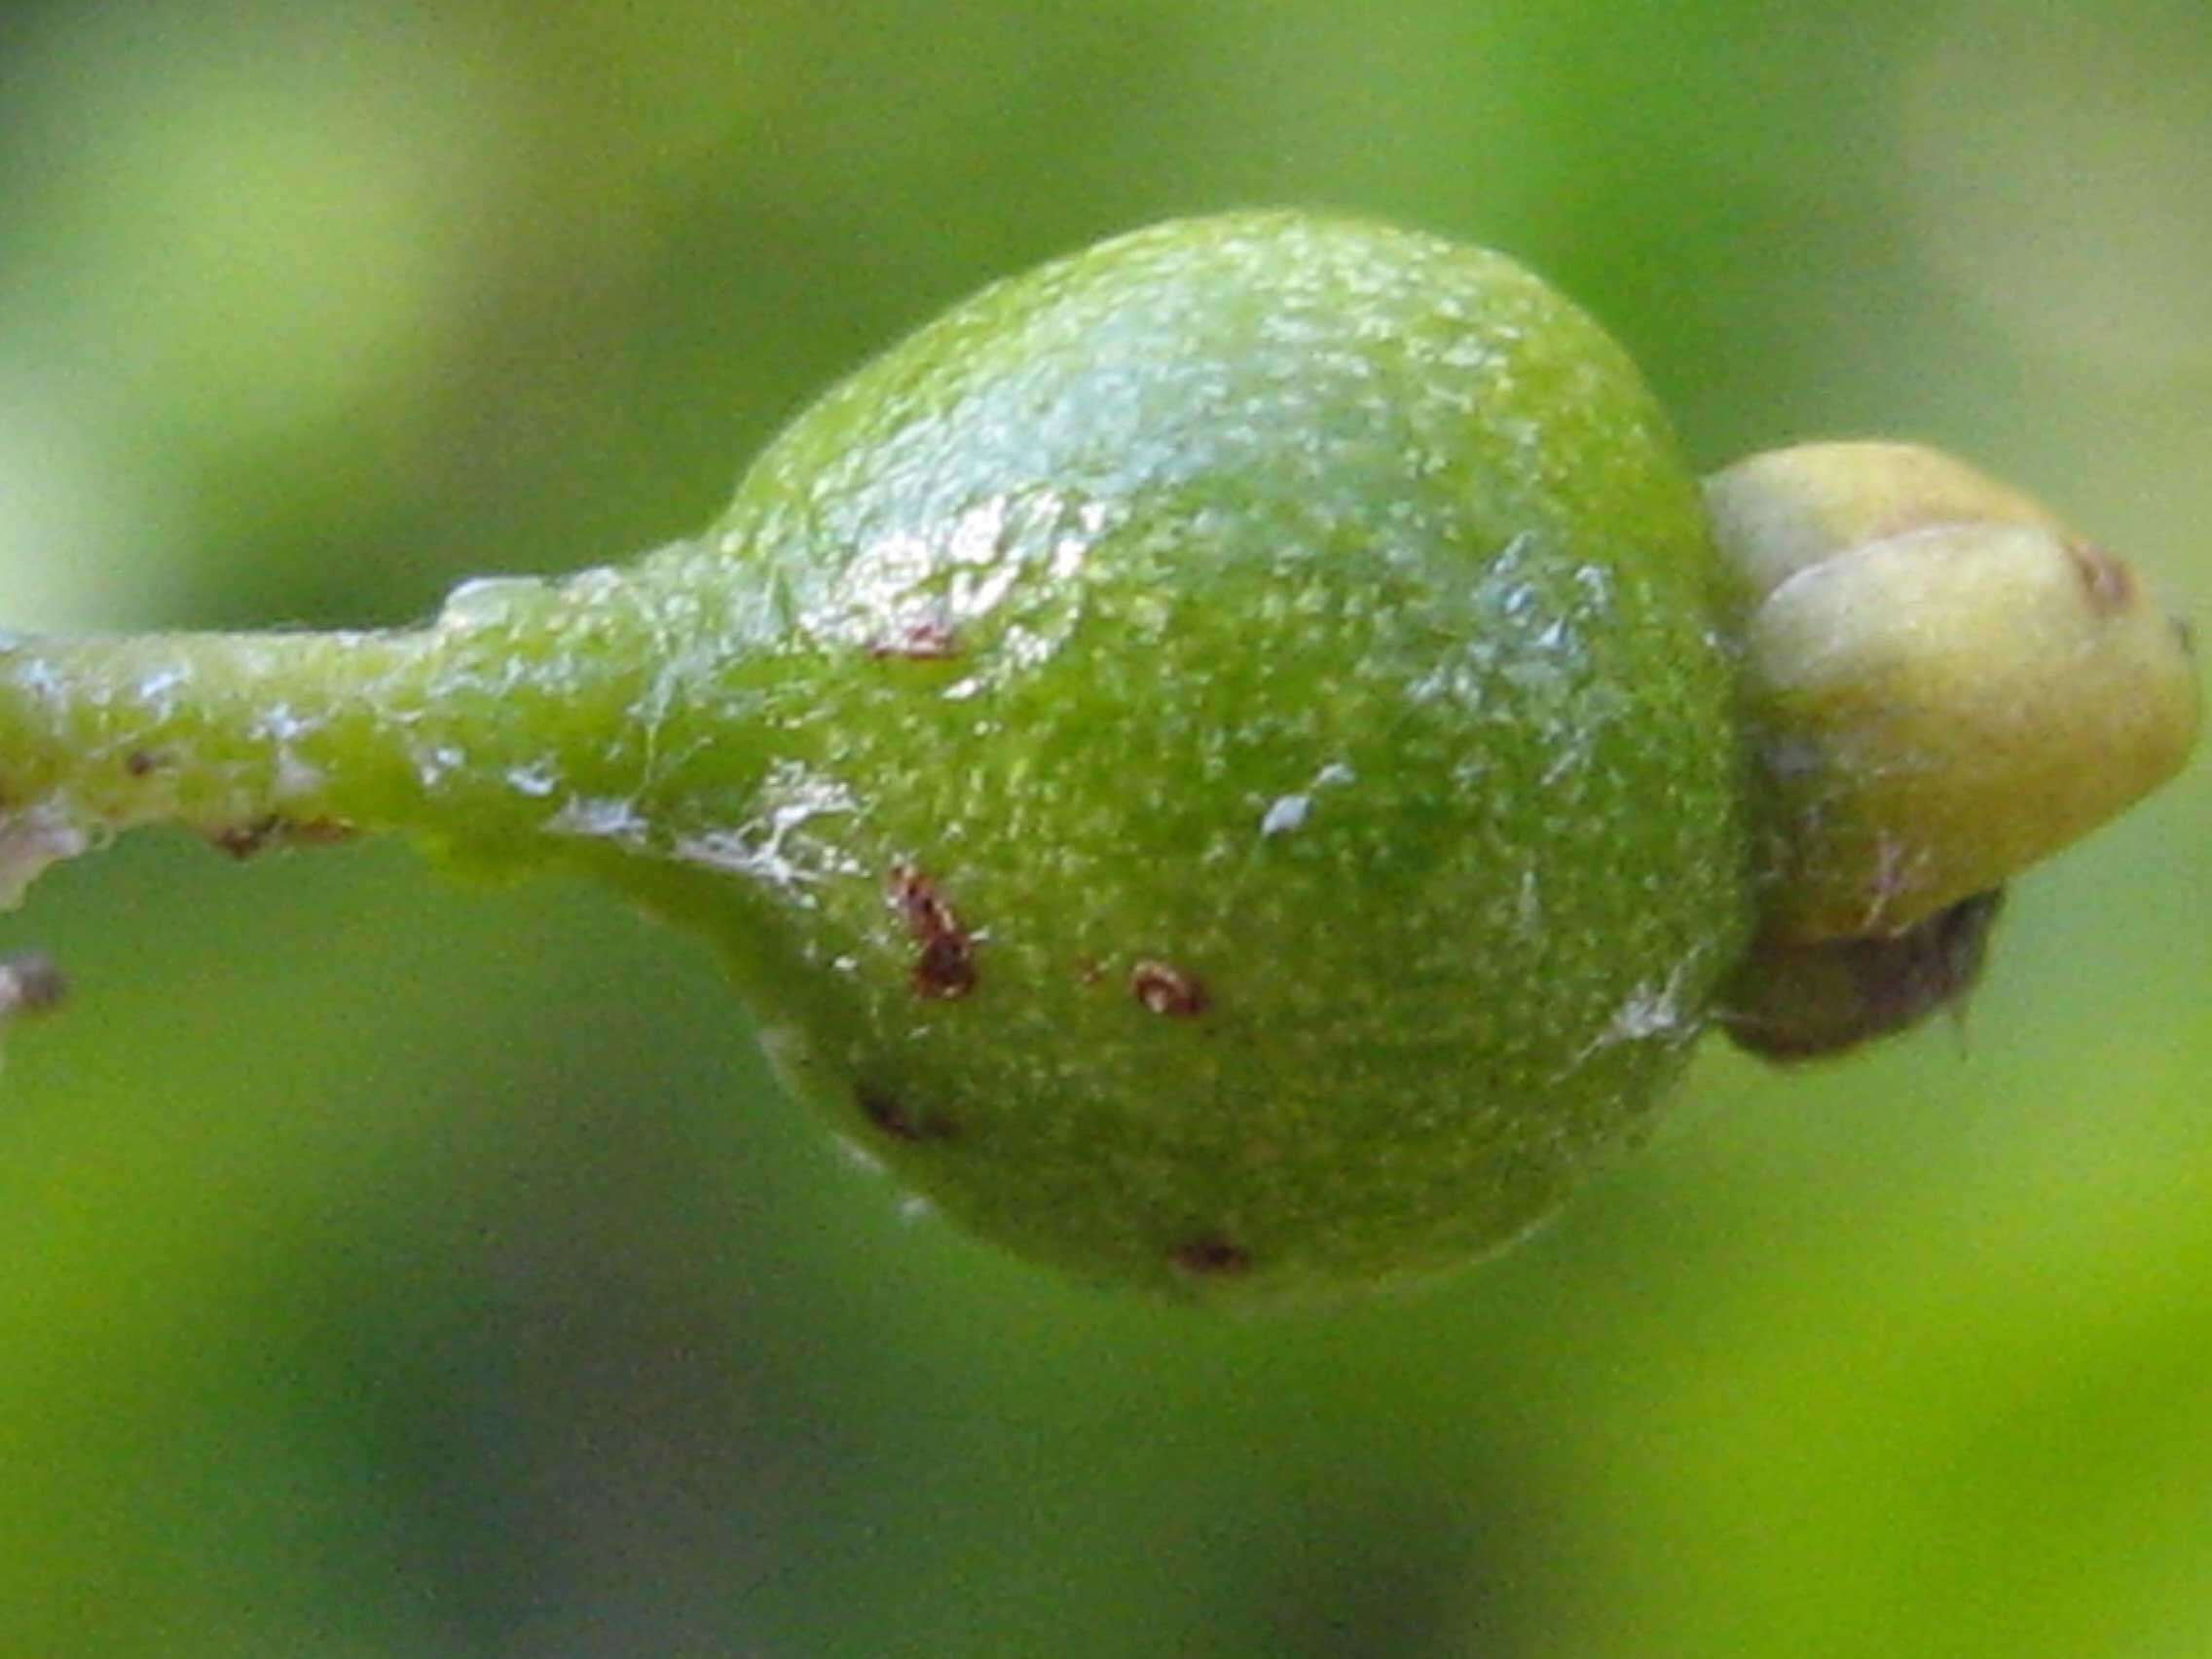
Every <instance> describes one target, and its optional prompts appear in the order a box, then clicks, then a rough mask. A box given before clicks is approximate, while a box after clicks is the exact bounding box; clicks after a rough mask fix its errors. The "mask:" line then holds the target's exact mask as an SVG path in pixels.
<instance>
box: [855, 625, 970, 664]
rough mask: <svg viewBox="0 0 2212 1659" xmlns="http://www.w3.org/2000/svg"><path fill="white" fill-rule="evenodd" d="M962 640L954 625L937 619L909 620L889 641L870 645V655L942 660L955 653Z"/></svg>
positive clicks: (917, 659)
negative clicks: (953, 628)
mask: <svg viewBox="0 0 2212 1659" xmlns="http://www.w3.org/2000/svg"><path fill="white" fill-rule="evenodd" d="M959 651H960V642H959V640H958V639H957V638H956V637H955V636H954V634H953V632H952V629H951V626H950V625H949V624H947V623H943V622H938V621H927V622H910V623H908V624H907V625H906V626H905V627H903V628H902V629H901V630H900V631H899V632H898V633H897V634H895V635H893V636H892V637H891V638H890V639H888V640H877V641H876V642H875V643H874V644H872V645H869V646H868V648H867V654H868V655H869V656H871V657H875V658H877V659H878V660H880V659H882V658H884V657H893V658H897V659H898V660H899V661H902V662H942V661H943V660H944V659H945V658H946V657H949V656H956V655H958V654H959Z"/></svg>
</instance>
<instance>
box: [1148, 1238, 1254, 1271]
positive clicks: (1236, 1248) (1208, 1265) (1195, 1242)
mask: <svg viewBox="0 0 2212 1659" xmlns="http://www.w3.org/2000/svg"><path fill="white" fill-rule="evenodd" d="M1167 1259H1168V1260H1169V1261H1171V1262H1173V1263H1174V1264H1175V1265H1176V1266H1177V1267H1178V1268H1180V1269H1182V1270H1183V1272H1187V1273H1189V1274H1191V1275H1192V1276H1193V1277H1194V1278H1226V1277H1231V1276H1234V1275H1235V1274H1237V1273H1243V1272H1251V1270H1252V1252H1251V1251H1249V1250H1247V1249H1245V1248H1244V1247H1243V1246H1242V1245H1241V1244H1232V1243H1231V1242H1230V1241H1229V1240H1228V1239H1226V1238H1224V1237H1222V1236H1221V1235H1219V1234H1214V1233H1206V1234H1200V1235H1198V1237H1196V1238H1190V1239H1186V1240H1185V1241H1184V1242H1182V1243H1180V1244H1178V1245H1176V1246H1175V1248H1174V1249H1172V1250H1170V1251H1169V1252H1168V1253H1167Z"/></svg>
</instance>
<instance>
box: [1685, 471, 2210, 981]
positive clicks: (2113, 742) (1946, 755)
mask: <svg viewBox="0 0 2212 1659" xmlns="http://www.w3.org/2000/svg"><path fill="white" fill-rule="evenodd" d="M1706 490H1707V500H1708V503H1709V508H1710V511H1711V515H1712V520H1713V524H1714V534H1715V536H1716V537H1717V539H1718V540H1719V541H1720V543H1721V546H1722V549H1723V551H1724V552H1726V553H1727V554H1728V555H1729V557H1730V560H1731V562H1732V564H1733V565H1734V567H1735V569H1736V571H1737V572H1738V574H1739V576H1740V577H1741V579H1742V582H1743V588H1744V603H1745V612H1744V620H1743V624H1742V645H1743V651H1744V686H1745V708H1746V716H1747V721H1748V729H1749V730H1750V732H1751V741H1752V744H1753V760H1754V767H1755V774H1756V783H1757V786H1758V788H1759V789H1760V791H1761V794H1762V797H1763V798H1762V801H1761V805H1762V807H1763V809H1764V818H1765V830H1764V836H1765V839H1764V846H1763V848H1762V865H1763V868H1762V871H1761V878H1762V883H1763V887H1762V893H1761V918H1762V931H1763V933H1764V934H1765V936H1766V937H1767V938H1768V939H1769V940H1796V941H1807V940H1823V939H1839V938H1886V937H1896V936H1899V935H1901V934H1903V933H1905V932H1906V931H1908V930H1910V929H1912V928H1913V927H1915V926H1916V925H1918V924H1919V923H1921V922H1923V921H1925V920H1927V919H1928V918H1929V917H1931V916H1933V915H1935V914H1936V912H1938V911H1940V910H1942V909H1944V908H1946V907H1947V906H1949V905H1951V904H1954V903H1958V902H1959V901H1960V900H1962V899H1965V898H1967V897H1968V896H1970V895H1972V894H1977V893H1983V892H1987V891H1989V890H1991V889H1994V888H1997V887H2000V886H2002V885H2003V884H2004V883H2005V882H2006V881H2007V880H2008V879H2009V877H2010V876H2012V875H2013V874H2014V873H2016V872H2017V871H2019V870H2020V869H2022V868H2024V867H2026V866H2028V865H2030V864H2033V863H2035V862H2036V861H2037V860H2039V859H2043V858H2046V857H2047V856H2048V855H2049V854H2051V853H2053V852H2055V851H2057V850H2058V849H2059V848H2061V847H2063V846H2065V845H2066V844H2067V843H2068V842H2070V841H2073V840H2074V839H2076V838H2077V837H2079V836H2080V835H2082V834H2083V833H2085V832H2086V831H2088V830H2092V829H2094V828H2095V827H2096V826H2097V825H2099V824H2101V823H2103V822H2104V821H2105V820H2106V819H2108V818H2111V817H2113V816H2114V815H2115V814H2117V813H2119V812H2120V811H2121V810H2122V809H2123V808H2125V807H2127V806H2128V805H2130V804H2131V803H2132V802H2134V801H2136V800H2137V799H2139V798H2141V797H2142V796H2143V795H2145V794H2147V793H2150V792H2151V791H2152V790H2154V789H2156V788H2157V786H2158V785H2159V784H2161V783H2163V782H2164V781H2165V780H2166V779H2167V778H2169V777H2171V776H2172V775H2173V774H2174V773H2175V772H2176V771H2178V770H2179V769H2180V767H2181V765H2182V763H2183V761H2184V760H2185V759H2186V758H2187V757H2188V755H2189V753H2190V750H2191V748H2192V747H2193V746H2194V742H2195V739H2196V733H2197V727H2198V722H2199V700H2198V693H2197V683H2196V673H2195V664H2194V660H2193V657H2192V653H2191V650H2190V645H2189V633H2188V630H2187V628H2186V627H2184V626H2183V625H2181V624H2180V623H2179V622H2177V621H2176V620H2175V619H2174V618H2172V617H2171V616H2169V615H2168V614H2166V613H2165V612H2164V611H2163V610H2162V609H2161V608H2159V607H2158V606H2157V604H2156V603H2155V602H2154V601H2153V600H2152V599H2151V598H2150V597H2149V596H2148V595H2147V594H2146V592H2145V591H2144V587H2143V584H2142V583H2141V582H2140V581H2138V580H2137V579H2136V577H2135V575H2134V573H2133V572H2132V571H2130V570H2129V569H2128V567H2127V566H2126V565H2125V564H2123V563H2122V562H2121V561H2120V560H2119V559H2117V558H2115V557H2113V556H2112V555H2111V554H2109V553H2106V552H2104V551H2103V550H2101V549H2099V548H2097V547H2095V546H2094V545H2093V544H2091V543H2089V542H2087V541H2086V540H2084V539H2083V538H2081V537H2079V536H2077V535H2073V534H2072V533H2071V532H2069V531H2068V530H2067V529H2066V527H2065V526H2064V525H2063V524H2062V523H2061V522H2060V521H2059V520H2058V519H2057V518H2056V517H2055V516H2053V515H2052V514H2051V513H2050V512H2049V511H2048V510H2047V509H2046V508H2044V507H2042V506H2040V505H2039V504H2038V503H2036V502H2035V501H2033V500H2031V499H2029V498H2027V497H2024V496H2022V495H2020V494H2019V493H2018V492H2016V491H2013V490H2010V489H2008V488H2007V487H2005V486H2004V485H2001V484H1998V483H1996V482H1994V481H1993V480H1990V479H1988V478H1985V477H1983V476H1982V475H1981V474H1980V473H1978V472H1975V471H1974V470H1973V469H1972V468H1971V467H1968V466H1966V465H1965V464H1964V463H1962V462H1960V461H1953V460H1951V459H1950V458H1949V457H1947V456H1943V455H1939V454H1937V453H1936V452H1934V451H1931V450H1926V449H1920V448H1916V447H1913V446H1909V445H1899V444H1817V445H1808V446H1804V447H1802V448H1798V449H1790V450H1783V451H1777V452H1774V453H1772V454H1769V455H1763V456H1757V457H1753V458H1752V459H1751V460H1750V461H1744V462H1741V463H1739V464H1738V465H1736V466H1732V467H1729V468H1727V469H1726V470H1724V471H1722V472H1720V473H1717V474H1715V475H1714V477H1713V478H1711V479H1709V480H1708V481H1707V486H1706Z"/></svg>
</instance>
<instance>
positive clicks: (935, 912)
mask: <svg viewBox="0 0 2212 1659" xmlns="http://www.w3.org/2000/svg"><path fill="white" fill-rule="evenodd" d="M891 907H892V908H893V909H894V910H896V911H898V912H899V915H900V917H901V919H902V920H903V921H904V922H905V924H906V932H907V933H908V934H909V935H910V936H912V938H913V940H914V942H915V943H916V944H917V945H919V946H920V947H921V948H920V951H919V954H918V955H917V956H916V957H915V959H914V967H913V972H912V974H911V975H910V976H909V982H910V983H911V984H912V985H913V988H914V994H915V995H916V996H922V997H930V998H933V999H936V1000H939V1001H948V1000H950V999H952V998H955V997H964V996H966V995H968V993H969V992H971V991H973V990H974V989H975V988H976V977H977V976H976V939H975V936H974V935H973V934H971V933H970V932H969V931H968V930H967V929H966V928H965V927H963V926H961V923H960V918H959V917H958V916H956V915H955V914H953V910H952V906H951V905H950V904H948V903H945V901H944V899H943V897H942V896H941V895H940V893H939V892H938V890H937V884H936V883H935V882H933V881H931V880H930V879H929V877H927V876H926V875H924V874H923V873H922V872H921V871H920V870H918V869H916V868H915V867H914V866H911V865H899V866H895V867H894V868H893V869H892V871H891Z"/></svg>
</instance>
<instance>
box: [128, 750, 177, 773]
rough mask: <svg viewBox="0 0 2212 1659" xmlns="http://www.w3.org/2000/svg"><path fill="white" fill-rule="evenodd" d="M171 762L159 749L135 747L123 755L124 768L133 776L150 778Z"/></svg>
mask: <svg viewBox="0 0 2212 1659" xmlns="http://www.w3.org/2000/svg"><path fill="white" fill-rule="evenodd" d="M168 763H169V757H168V756H166V755H164V754H163V753H162V752H161V751H160V750H158V749H133V750H132V751H130V753H129V754H128V755H126V756H124V757H123V770H124V771H125V773H126V774H128V775H129V776H130V777H133V778H150V777H152V776H153V775H154V774H155V773H156V772H159V771H161V770H162V769H163V768H164V767H165V766H166V765H167V764H168Z"/></svg>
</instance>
